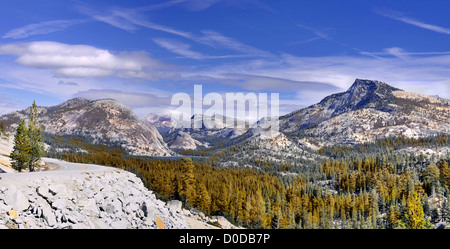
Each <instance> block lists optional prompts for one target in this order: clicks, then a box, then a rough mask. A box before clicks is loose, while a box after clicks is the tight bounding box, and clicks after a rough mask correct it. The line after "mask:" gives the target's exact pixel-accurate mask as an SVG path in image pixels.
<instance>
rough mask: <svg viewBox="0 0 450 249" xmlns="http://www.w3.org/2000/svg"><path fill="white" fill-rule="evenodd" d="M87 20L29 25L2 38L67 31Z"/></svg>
mask: <svg viewBox="0 0 450 249" xmlns="http://www.w3.org/2000/svg"><path fill="white" fill-rule="evenodd" d="M85 21H86V20H54V21H46V22H40V23H33V24H28V25H26V26H23V27H19V28H16V29H13V30H10V31H8V32H7V33H6V34H5V35H4V36H3V37H2V38H4V39H5V38H12V39H20V38H26V37H28V36H33V35H43V34H48V33H53V32H56V31H61V30H65V29H66V28H68V27H70V26H73V25H76V24H80V23H83V22H85Z"/></svg>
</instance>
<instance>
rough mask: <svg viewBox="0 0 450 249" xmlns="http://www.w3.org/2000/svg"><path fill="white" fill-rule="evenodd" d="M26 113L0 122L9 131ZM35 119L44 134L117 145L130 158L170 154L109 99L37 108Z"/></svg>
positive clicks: (146, 128)
mask: <svg viewBox="0 0 450 249" xmlns="http://www.w3.org/2000/svg"><path fill="white" fill-rule="evenodd" d="M28 113H29V109H26V110H24V111H18V112H13V113H10V114H7V115H3V116H0V121H3V122H4V123H5V124H6V126H7V127H11V128H9V129H11V130H12V128H13V127H15V124H17V123H18V121H19V120H20V119H26V118H27V117H28ZM38 116H39V122H40V123H41V124H42V125H43V127H44V131H45V132H46V133H48V134H52V135H74V136H80V137H84V138H86V139H88V140H90V141H92V142H93V143H106V144H108V143H120V144H121V146H122V148H123V149H125V150H126V151H128V152H129V153H130V154H133V155H145V156H170V155H172V154H173V152H172V151H171V150H170V149H169V148H168V147H167V145H166V144H165V143H164V141H163V139H162V137H161V135H160V133H159V132H158V130H157V129H156V128H155V127H154V126H153V125H151V124H149V123H147V122H144V121H142V120H139V118H138V117H137V116H136V114H135V113H134V112H133V111H132V110H131V109H130V108H129V107H127V106H125V105H123V104H121V103H120V102H119V101H116V100H113V99H101V100H89V99H83V98H76V99H71V100H68V101H66V102H64V103H62V104H60V105H56V106H50V107H39V108H38Z"/></svg>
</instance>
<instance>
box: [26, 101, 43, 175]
mask: <svg viewBox="0 0 450 249" xmlns="http://www.w3.org/2000/svg"><path fill="white" fill-rule="evenodd" d="M28 137H29V139H30V152H29V155H30V157H29V161H28V168H29V170H30V171H34V169H35V167H36V164H37V162H38V161H39V160H40V159H41V157H42V155H43V154H44V134H43V128H42V126H41V125H40V124H39V122H38V120H37V105H36V101H33V104H32V106H31V108H30V115H29V121H28Z"/></svg>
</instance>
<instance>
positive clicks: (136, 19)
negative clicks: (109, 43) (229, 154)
mask: <svg viewBox="0 0 450 249" xmlns="http://www.w3.org/2000/svg"><path fill="white" fill-rule="evenodd" d="M175 2H176V3H175ZM207 2H208V1H203V0H201V1H186V0H183V1H173V4H178V3H183V4H189V6H191V5H192V6H198V7H200V6H204V7H206V6H208V4H207ZM211 2H213V1H211ZM166 5H167V6H170V5H172V4H170V2H167V3H166V4H161V6H165V7H166ZM157 6H160V5H157ZM154 8H157V7H156V6H155V5H152V6H147V8H146V7H143V8H135V9H125V8H114V9H110V10H107V11H104V12H98V11H96V10H93V9H92V8H89V7H87V6H84V7H80V8H79V9H80V11H81V12H82V13H84V14H86V15H88V16H90V17H91V18H94V19H95V20H97V21H101V22H104V23H107V24H109V25H112V26H114V27H116V28H119V29H123V30H126V31H129V32H133V31H135V30H137V29H139V28H140V27H143V28H148V29H153V30H157V31H161V32H164V33H168V34H172V35H176V36H179V37H182V38H185V39H188V40H191V41H193V42H196V43H199V44H203V45H207V46H210V47H213V48H222V49H229V50H233V51H237V52H241V53H243V55H244V56H259V57H268V56H272V54H271V53H269V52H266V51H263V50H260V49H258V48H255V47H252V46H249V45H246V44H244V43H242V42H239V41H237V40H235V39H233V38H231V37H227V36H225V35H223V34H220V33H218V32H216V31H212V30H203V31H201V33H202V34H201V35H196V34H193V33H191V32H186V31H182V30H178V29H175V28H172V27H168V26H164V25H160V24H157V23H154V22H150V21H148V20H147V19H146V17H145V16H144V15H143V14H142V13H143V12H145V11H146V10H149V9H150V10H152V9H154ZM195 8H197V7H195ZM321 35H322V36H323V35H324V34H321ZM154 41H155V42H156V43H157V44H158V45H159V46H161V47H164V48H166V49H168V50H169V51H171V52H174V53H176V54H178V55H182V56H184V57H186V58H192V59H206V58H209V59H213V58H227V57H230V56H207V55H202V54H201V53H198V52H195V51H192V50H190V49H189V48H190V46H189V45H186V44H184V43H179V42H173V41H168V40H167V39H165V40H163V39H155V40H154ZM178 45H181V46H178ZM177 46H178V47H177ZM241 56H242V55H241ZM232 57H236V56H234V55H233V56H232Z"/></svg>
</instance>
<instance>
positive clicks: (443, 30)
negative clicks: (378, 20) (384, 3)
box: [374, 9, 450, 35]
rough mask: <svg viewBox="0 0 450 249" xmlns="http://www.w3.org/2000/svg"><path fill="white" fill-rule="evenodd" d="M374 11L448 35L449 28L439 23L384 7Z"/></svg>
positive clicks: (449, 32)
mask: <svg viewBox="0 0 450 249" xmlns="http://www.w3.org/2000/svg"><path fill="white" fill-rule="evenodd" d="M374 11H375V13H377V14H379V15H382V16H385V17H388V18H391V19H394V20H397V21H401V22H404V23H406V24H410V25H414V26H416V27H419V28H423V29H427V30H430V31H434V32H437V33H441V34H446V35H450V28H446V27H442V26H439V25H434V24H429V23H425V22H422V21H419V20H416V19H413V18H410V17H407V16H405V14H404V13H402V12H398V11H393V10H389V9H384V10H380V9H375V10H374Z"/></svg>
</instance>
